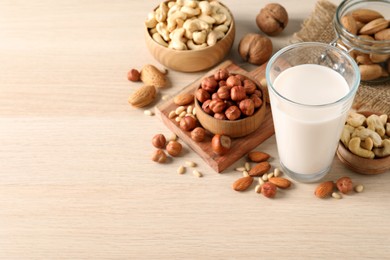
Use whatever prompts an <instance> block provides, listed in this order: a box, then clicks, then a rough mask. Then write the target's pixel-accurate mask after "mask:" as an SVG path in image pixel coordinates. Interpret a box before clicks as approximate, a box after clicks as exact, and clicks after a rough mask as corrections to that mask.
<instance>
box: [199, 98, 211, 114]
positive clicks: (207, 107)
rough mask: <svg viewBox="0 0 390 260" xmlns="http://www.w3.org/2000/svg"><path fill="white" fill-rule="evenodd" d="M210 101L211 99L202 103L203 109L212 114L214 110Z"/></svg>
mask: <svg viewBox="0 0 390 260" xmlns="http://www.w3.org/2000/svg"><path fill="white" fill-rule="evenodd" d="M210 103H211V99H208V100H206V101H205V102H204V103H203V105H202V109H203V111H204V112H205V113H206V114H209V115H212V114H213V111H212V110H211V109H210Z"/></svg>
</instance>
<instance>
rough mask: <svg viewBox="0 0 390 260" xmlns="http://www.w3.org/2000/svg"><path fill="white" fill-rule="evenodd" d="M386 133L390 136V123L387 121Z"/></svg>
mask: <svg viewBox="0 0 390 260" xmlns="http://www.w3.org/2000/svg"><path fill="white" fill-rule="evenodd" d="M386 135H387V136H390V123H386Z"/></svg>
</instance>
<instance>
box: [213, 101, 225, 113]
mask: <svg viewBox="0 0 390 260" xmlns="http://www.w3.org/2000/svg"><path fill="white" fill-rule="evenodd" d="M225 106H226V104H225V102H223V100H222V99H219V98H218V99H213V100H211V102H210V109H211V110H212V111H213V112H214V113H221V112H222V111H224V110H225Z"/></svg>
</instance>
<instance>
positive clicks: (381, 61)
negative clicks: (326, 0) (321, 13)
mask: <svg viewBox="0 0 390 260" xmlns="http://www.w3.org/2000/svg"><path fill="white" fill-rule="evenodd" d="M334 27H335V31H336V34H337V36H338V39H337V45H338V46H339V47H341V48H343V49H344V50H346V51H348V52H349V54H350V55H351V56H352V57H353V58H354V59H355V61H356V63H357V64H358V65H359V70H360V74H361V80H362V81H370V82H377V81H380V82H383V81H389V80H390V1H388V0H370V1H362V0H346V1H343V2H342V3H341V4H340V5H339V6H338V8H337V11H336V15H335V18H334Z"/></svg>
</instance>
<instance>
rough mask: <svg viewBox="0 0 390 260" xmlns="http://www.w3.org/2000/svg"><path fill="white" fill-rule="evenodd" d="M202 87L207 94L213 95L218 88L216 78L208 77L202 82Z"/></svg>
mask: <svg viewBox="0 0 390 260" xmlns="http://www.w3.org/2000/svg"><path fill="white" fill-rule="evenodd" d="M201 86H202V88H203V89H204V90H206V91H207V92H210V93H213V92H214V91H215V89H216V88H217V86H218V83H217V81H216V80H215V79H214V77H207V78H204V79H203V80H202V83H201Z"/></svg>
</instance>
